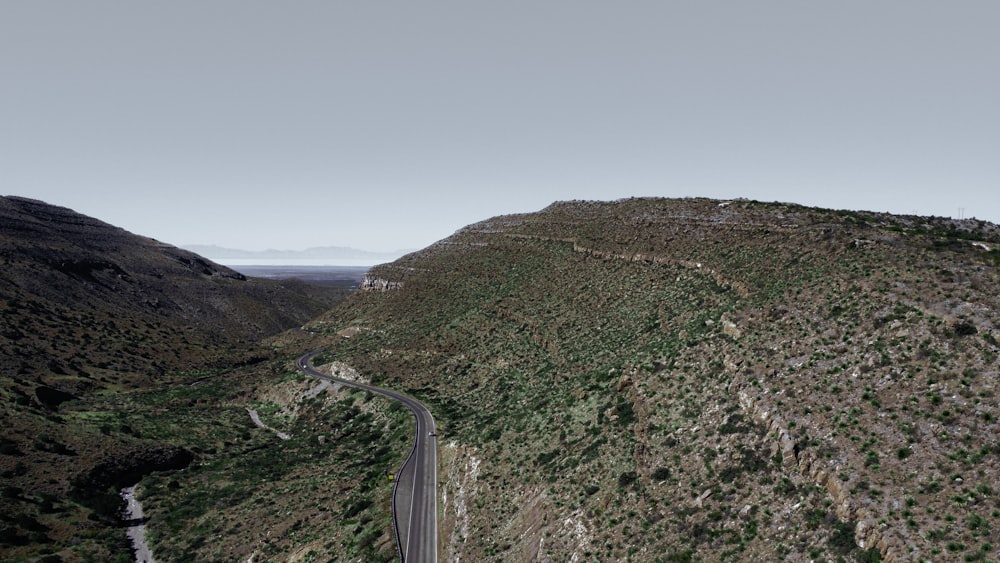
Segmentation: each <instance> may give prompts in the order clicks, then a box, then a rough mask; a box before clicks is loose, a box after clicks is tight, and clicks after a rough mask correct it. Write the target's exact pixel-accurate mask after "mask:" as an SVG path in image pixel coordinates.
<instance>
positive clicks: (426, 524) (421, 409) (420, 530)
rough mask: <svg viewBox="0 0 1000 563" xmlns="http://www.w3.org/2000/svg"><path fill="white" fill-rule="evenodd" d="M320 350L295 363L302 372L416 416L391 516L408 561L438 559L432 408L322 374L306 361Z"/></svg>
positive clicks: (428, 562)
mask: <svg viewBox="0 0 1000 563" xmlns="http://www.w3.org/2000/svg"><path fill="white" fill-rule="evenodd" d="M318 353H319V352H318V351H316V352H311V353H309V354H306V355H305V356H302V357H301V358H299V359H298V361H297V362H296V364H297V365H298V366H299V369H300V370H302V371H303V372H304V373H306V374H308V375H311V376H312V377H315V378H318V379H325V380H327V381H334V382H337V383H342V384H344V385H348V386H350V387H355V388H357V389H364V390H366V391H371V392H372V393H376V394H378V395H382V396H383V397H388V398H390V399H394V400H396V401H399V402H400V403H403V404H404V405H406V408H408V409H410V411H411V412H412V413H413V416H414V418H415V419H416V429H417V433H416V437H415V438H414V440H413V450H412V451H411V452H410V455H409V457H408V458H407V459H406V462H405V463H404V464H403V467H402V468H401V469H400V470H399V471H398V472H397V473H396V483H395V486H394V488H393V493H392V519H393V526H394V527H395V529H396V545H397V546H399V552H400V556H401V558H402V560H403V561H405V562H407V563H434V562H436V561H437V538H438V531H437V526H438V522H437V436H436V433H437V427H436V426H435V425H434V417H433V416H431V411H429V410H427V407H425V406H424V405H423V403H421V402H420V401H418V400H416V399H414V398H413V397H409V396H407V395H404V394H402V393H398V392H396V391H392V390H390V389H382V388H381V387H375V386H373V385H367V384H365V383H358V382H356V381H349V380H346V379H340V378H337V377H332V376H329V375H326V374H323V373H321V372H319V371H317V370H315V369H313V368H312V366H310V364H309V362H310V360H312V358H313V356H315V355H316V354H318Z"/></svg>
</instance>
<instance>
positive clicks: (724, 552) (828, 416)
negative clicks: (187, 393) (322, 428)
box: [310, 199, 1000, 561]
mask: <svg viewBox="0 0 1000 563" xmlns="http://www.w3.org/2000/svg"><path fill="white" fill-rule="evenodd" d="M998 249H1000V229H998V228H997V226H996V225H992V224H989V223H986V222H982V221H977V220H961V221H959V220H949V219H941V218H931V217H908V216H892V215H887V214H877V213H863V212H844V211H830V210H821V209H812V208H805V207H801V206H796V205H786V204H764V203H758V202H752V201H740V200H738V201H731V202H720V201H710V200H704V199H689V200H661V199H630V200H623V201H618V202H613V203H595V202H565V203H558V204H554V205H552V206H550V207H548V208H547V209H545V210H543V211H541V212H538V213H533V214H526V215H515V216H504V217H498V218H495V219H491V220H488V221H484V222H482V223H478V224H475V225H472V226H470V227H468V228H466V229H464V230H462V231H460V232H458V233H456V234H455V235H454V236H452V237H450V238H448V239H446V240H444V241H441V242H440V243H438V244H435V245H434V246H432V247H430V248H428V249H425V250H423V251H420V252H417V253H414V254H411V255H408V256H406V257H404V258H402V259H400V260H398V261H396V262H394V263H392V264H387V265H383V266H380V267H378V268H376V269H375V270H374V271H373V272H372V273H371V277H370V279H369V280H368V281H367V283H366V284H365V286H364V287H365V288H366V291H362V292H359V293H357V294H355V295H354V296H353V297H352V298H351V299H350V300H349V301H348V302H347V303H346V304H345V305H343V306H341V307H339V308H337V309H334V310H333V311H331V312H330V313H329V314H328V315H326V316H324V317H323V318H321V319H319V320H317V321H316V322H314V323H312V324H311V325H310V330H311V331H312V332H313V333H315V334H318V335H326V336H325V337H324V338H325V340H326V343H327V345H328V346H329V351H328V352H327V354H326V357H325V358H324V360H325V361H341V362H346V363H347V364H350V365H352V366H353V367H354V368H356V369H358V370H359V372H361V373H363V374H365V375H366V376H370V377H371V379H372V380H373V381H375V382H377V383H381V384H384V385H388V386H393V387H397V388H402V389H407V390H409V391H410V392H412V393H413V394H415V395H417V396H419V397H421V398H423V399H424V400H425V401H426V402H428V403H429V404H430V405H431V406H432V410H434V411H435V414H436V416H437V418H438V420H439V421H440V422H441V423H442V424H443V425H444V429H443V430H442V432H441V433H440V443H441V445H442V465H441V472H440V474H441V480H442V498H441V501H442V503H443V504H442V511H443V512H442V514H443V520H442V521H443V524H444V532H443V533H444V537H443V541H442V550H443V555H444V556H445V557H446V559H447V560H451V561H481V560H505V561H534V560H537V561H566V560H570V561H592V560H626V559H631V560H637V561H689V560H706V561H714V560H722V559H729V560H759V561H771V560H781V559H787V560H792V561H805V560H830V561H834V560H877V559H879V558H881V559H882V560H887V561H917V560H934V561H944V560H956V561H960V560H987V559H989V560H996V559H998V558H1000V441H998V438H1000V434H998V430H1000V428H998V426H997V419H998V417H1000V403H998V398H997V389H996V385H997V376H998V369H1000V368H998V364H997V355H998V353H1000V347H998V342H997V338H998V337H1000V316H998V315H1000V313H998V311H1000V297H998V296H1000V276H998V268H1000V250H998Z"/></svg>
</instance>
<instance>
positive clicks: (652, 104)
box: [0, 0, 1000, 250]
mask: <svg viewBox="0 0 1000 563" xmlns="http://www.w3.org/2000/svg"><path fill="white" fill-rule="evenodd" d="M998 29H1000V2H997V1H996V0H983V1H964V0H948V1H945V0H934V1H928V0H900V1H888V0H863V1H851V0H847V1H844V0H838V1H836V2H819V1H816V2H810V1H803V0H787V1H769V0H756V1H753V2H749V1H744V0H733V1H729V2H717V1H711V0H690V1H671V0H656V1H610V0H609V1H602V2H595V1H590V0H558V1H546V0H531V1H519V0H504V1H502V2H500V1H496V2H486V1H476V0H462V1H436V0H428V1H425V2H415V1H412V0H407V1H395V2H380V1H374V0H365V1H346V0H345V1H335V0H323V1H316V2H311V1H301V0H296V1H294V2H281V1H276V0H275V1H269V2H261V1H254V0H232V1H220V0H212V1H203V0H198V1H177V0H171V1H169V2H136V1H131V0H130V1H115V2H108V1H100V0H88V1H86V2H81V1H77V0H73V1H45V2H41V1H34V0H5V1H3V2H0V194H4V195H22V196H27V197H34V198H38V199H42V200H45V201H48V202H50V203H54V204H59V205H64V206H67V207H71V208H73V209H76V210H77V211H80V212H82V213H86V214H88V215H93V216H95V217H98V218H100V219H103V220H105V221H108V222H110V223H113V224H116V225H119V226H122V227H124V228H126V229H128V230H131V231H133V232H136V233H139V234H144V235H148V236H152V237H155V238H158V239H160V240H163V241H166V242H170V243H173V244H179V245H183V244H192V243H205V244H213V243H214V244H219V245H223V246H232V247H238V248H246V249H251V250H252V249H264V248H268V247H273V248H287V249H301V248H306V247H310V246H323V245H341V246H354V247H359V248H365V249H371V250H392V249H397V248H416V247H423V246H426V245H427V244H430V243H431V242H433V241H435V240H438V239H440V238H443V237H445V236H448V235H449V234H451V233H452V232H453V231H455V230H456V229H458V228H459V227H461V226H463V225H466V224H468V223H471V222H474V221H477V220H481V219H485V218H487V217H491V216H493V215H498V214H502V213H511V212H522V211H534V210H537V209H540V208H542V207H544V206H545V205H547V204H549V203H551V202H552V201H555V200H565V199H618V198H622V197H629V196H669V197H681V196H709V197H718V198H728V197H738V196H744V197H748V198H752V199H758V200H762V201H775V200H779V201H794V202H798V203H805V204H810V205H820V206H824V207H835V208H852V209H869V210H875V211H892V212H900V213H911V212H917V213H920V214H928V215H929V214H933V215H950V216H958V215H959V213H960V211H959V210H960V209H963V210H964V211H963V212H962V213H964V215H965V216H966V217H970V216H976V217H979V218H983V219H988V220H991V221H994V222H1000V32H998V31H997V30H998Z"/></svg>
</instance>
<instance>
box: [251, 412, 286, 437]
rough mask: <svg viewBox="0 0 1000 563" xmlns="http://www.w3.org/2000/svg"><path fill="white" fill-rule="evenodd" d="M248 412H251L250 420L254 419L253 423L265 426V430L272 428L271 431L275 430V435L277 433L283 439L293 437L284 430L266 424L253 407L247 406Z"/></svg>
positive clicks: (260, 426)
mask: <svg viewBox="0 0 1000 563" xmlns="http://www.w3.org/2000/svg"><path fill="white" fill-rule="evenodd" d="M247 412H248V413H250V420H252V421H253V423H254V424H256V425H257V426H258V427H259V428H263V429H265V430H270V431H271V432H274V433H275V435H277V436H278V437H279V438H281V439H282V440H290V439H291V438H292V437H291V436H289V435H288V434H285V433H284V432H282V431H280V430H275V429H274V428H271V427H270V426H268V425H266V424H264V423H263V422H261V421H260V416H259V415H258V414H257V411H256V410H255V409H251V408H250V407H247Z"/></svg>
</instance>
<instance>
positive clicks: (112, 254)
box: [0, 197, 341, 560]
mask: <svg viewBox="0 0 1000 563" xmlns="http://www.w3.org/2000/svg"><path fill="white" fill-rule="evenodd" d="M324 292H325V293H324ZM340 294H341V291H340V290H338V289H336V288H333V287H330V288H326V289H324V288H322V287H306V286H305V285H304V284H302V283H299V282H278V281H269V280H260V279H249V278H246V277H244V276H242V275H240V274H238V273H236V272H234V271H232V270H230V269H228V268H225V267H222V266H220V265H218V264H214V263H212V262H210V261H207V260H205V259H203V258H201V257H199V256H197V255H195V254H193V253H191V252H188V251H185V250H181V249H178V248H176V247H173V246H170V245H167V244H163V243H161V242H158V241H155V240H152V239H149V238H145V237H141V236H137V235H133V234H131V233H128V232H126V231H124V230H122V229H119V228H116V227H113V226H110V225H107V224H105V223H102V222H100V221H98V220H96V219H93V218H90V217H86V216H83V215H80V214H78V213H75V212H73V211H71V210H69V209H65V208H61V207H56V206H52V205H48V204H45V203H42V202H39V201H34V200H29V199H24V198H18V197H3V198H0V426H2V427H3V431H2V433H0V478H2V486H3V490H2V494H3V500H2V502H3V506H4V509H3V511H2V515H0V559H4V560H8V559H10V558H14V559H17V558H19V557H25V558H30V554H32V553H35V554H37V551H32V549H33V547H32V546H34V548H37V547H38V546H42V547H45V546H49V547H48V548H46V549H49V548H51V549H55V551H58V549H57V548H58V547H59V546H62V545H69V544H70V543H72V544H74V545H77V546H79V545H82V544H86V543H87V542H97V543H100V542H101V541H103V540H101V539H99V538H100V537H103V536H101V534H103V533H105V532H106V531H107V530H109V529H111V530H112V531H114V532H115V535H116V536H117V535H118V533H117V530H115V529H113V528H108V523H109V520H106V518H111V519H112V520H113V518H114V516H115V514H114V511H115V510H116V508H117V501H116V499H115V498H114V496H113V493H114V491H113V487H115V486H119V485H121V484H122V483H123V482H125V481H133V482H134V480H135V479H137V478H138V476H139V475H142V474H144V473H148V472H149V471H150V470H153V469H157V470H162V469H176V468H178V467H183V466H185V465H186V464H187V463H190V461H191V460H192V459H193V455H192V452H191V451H189V450H188V449H187V448H188V447H189V446H190V444H188V443H187V442H186V441H185V440H187V439H188V437H185V436H184V435H183V433H181V432H174V433H173V434H171V435H170V437H169V439H164V440H161V439H151V438H150V437H152V436H154V433H152V432H147V436H144V435H142V433H141V432H140V431H139V430H138V429H137V428H133V427H132V426H131V425H130V424H128V423H123V422H122V421H123V420H127V419H128V417H129V416H130V415H131V414H132V413H130V412H129V411H128V409H127V408H124V407H123V408H120V409H119V408H117V407H109V406H107V405H106V404H104V403H102V401H104V402H108V401H109V397H114V396H115V395H116V394H123V393H128V392H138V391H143V390H160V389H169V388H174V387H178V386H187V385H189V384H192V383H193V382H196V381H198V380H201V379H204V378H205V377H208V376H212V375H216V374H219V373H222V372H223V371H224V370H226V369H232V368H233V367H234V366H240V365H249V364H255V363H259V362H262V361H264V360H266V359H268V358H270V357H272V356H273V354H274V352H273V351H272V350H271V349H270V348H269V347H266V346H265V347H262V346H260V344H259V342H260V341H261V340H262V339H263V338H264V337H266V336H269V335H273V334H275V333H278V332H280V331H282V330H285V329H288V328H291V327H297V326H300V325H301V324H302V323H303V322H305V321H306V320H308V319H310V318H313V317H315V316H316V315H318V314H319V313H321V312H322V311H324V310H326V309H327V308H328V307H329V306H330V305H331V303H332V302H333V299H334V298H336V296H337V295H340ZM235 389H236V387H235V386H231V387H230V388H229V391H230V392H233V390H235ZM120 402H121V401H119V403H120ZM126 403H127V402H126ZM110 404H115V402H114V401H110ZM166 404H168V403H164V404H154V405H150V406H149V408H148V412H147V413H146V414H147V415H148V416H149V417H152V419H153V420H160V421H161V422H162V421H163V420H164V418H165V413H166V412H167V411H166V410H165V405H166ZM174 406H177V405H174ZM184 406H185V407H190V405H184ZM215 408H216V409H217V408H218V406H217V405H216V406H215ZM244 415H245V413H244ZM136 420H137V421H138V419H136ZM241 421H242V419H241ZM139 422H141V421H139ZM139 422H136V424H138V423H139ZM192 433H194V432H192ZM109 492H110V494H111V497H108V494H109ZM109 499H110V500H109ZM95 538H98V539H95ZM94 549H95V550H91V551H89V552H88V551H86V550H85V551H84V552H86V553H90V555H89V558H91V559H95V558H96V559H104V558H105V557H106V556H107V555H108V553H109V552H107V551H105V550H106V549H107V546H106V545H105V546H99V547H96V548H94ZM112 552H113V551H112ZM18 554H20V555H18Z"/></svg>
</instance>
